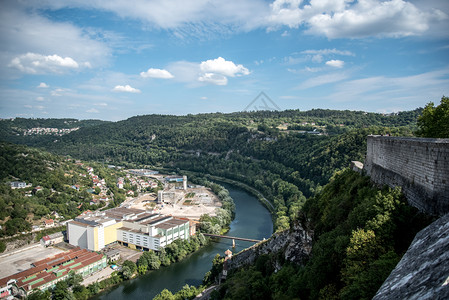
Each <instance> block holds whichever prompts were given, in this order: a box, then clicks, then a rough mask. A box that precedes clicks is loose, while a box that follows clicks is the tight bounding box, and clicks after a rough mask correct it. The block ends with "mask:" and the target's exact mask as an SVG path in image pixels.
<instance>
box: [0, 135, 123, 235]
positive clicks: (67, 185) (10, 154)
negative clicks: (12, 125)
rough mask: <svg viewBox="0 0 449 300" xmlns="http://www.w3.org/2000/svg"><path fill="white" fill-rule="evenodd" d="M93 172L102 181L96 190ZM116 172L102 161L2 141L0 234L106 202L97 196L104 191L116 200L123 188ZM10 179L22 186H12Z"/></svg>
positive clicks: (0, 153)
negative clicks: (71, 156) (90, 160)
mask: <svg viewBox="0 0 449 300" xmlns="http://www.w3.org/2000/svg"><path fill="white" fill-rule="evenodd" d="M90 168H92V169H93V170H92V171H91V172H89V170H90ZM94 176H97V178H99V179H98V181H99V182H100V181H101V179H104V182H105V185H104V187H103V186H102V187H101V188H98V191H96V190H94V189H93V186H94ZM118 176H124V174H121V173H120V172H119V171H117V170H113V169H108V168H105V167H103V166H102V165H101V164H95V163H90V164H87V163H85V162H81V161H76V160H73V159H71V158H68V157H62V156H58V155H55V154H50V153H48V152H46V151H42V150H38V149H33V148H29V147H26V146H21V145H14V144H9V143H4V142H0V225H2V230H0V236H12V235H15V234H16V233H20V232H22V231H30V230H31V229H32V226H33V225H35V226H39V225H41V224H42V221H43V220H45V219H56V220H57V221H63V220H68V219H71V218H74V217H75V216H77V215H79V214H80V213H81V212H83V211H85V210H87V209H91V210H95V209H98V208H100V207H102V206H104V205H105V203H104V202H101V201H96V199H99V198H100V197H101V194H102V193H104V194H108V193H109V198H113V199H112V200H110V201H109V205H112V206H114V205H116V204H117V203H119V202H120V201H123V200H124V199H125V196H124V193H125V191H124V190H118V189H117V188H116V178H117V177H118ZM13 181H19V182H24V183H25V184H26V187H23V188H11V186H10V183H11V182H13ZM108 191H109V192H108Z"/></svg>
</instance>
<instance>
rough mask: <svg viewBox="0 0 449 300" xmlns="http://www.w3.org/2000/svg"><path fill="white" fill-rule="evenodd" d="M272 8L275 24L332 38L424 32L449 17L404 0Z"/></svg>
mask: <svg viewBox="0 0 449 300" xmlns="http://www.w3.org/2000/svg"><path fill="white" fill-rule="evenodd" d="M270 7H271V15H270V16H269V18H268V19H269V21H270V22H271V23H272V24H273V26H275V27H276V26H279V25H286V26H288V27H290V28H298V27H300V26H305V27H306V28H307V32H308V33H311V34H317V35H324V36H326V37H328V38H345V37H349V38H361V37H367V36H388V37H401V36H410V35H421V34H423V33H424V32H426V31H427V30H428V29H429V26H430V23H431V22H433V21H434V20H443V19H445V18H447V15H445V14H444V13H443V12H442V11H440V10H436V9H434V10H432V11H423V10H420V9H418V8H417V7H416V6H415V5H414V4H413V3H410V2H406V1H404V0H390V1H381V0H360V1H347V0H311V1H310V3H308V4H304V2H303V1H302V0H275V1H274V2H273V3H272V4H271V5H270Z"/></svg>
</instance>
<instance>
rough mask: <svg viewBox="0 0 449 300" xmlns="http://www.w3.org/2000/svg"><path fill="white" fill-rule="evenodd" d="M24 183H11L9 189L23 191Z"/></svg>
mask: <svg viewBox="0 0 449 300" xmlns="http://www.w3.org/2000/svg"><path fill="white" fill-rule="evenodd" d="M26 185H27V184H26V183H25V182H23V181H12V182H11V188H13V189H23V188H25V187H26Z"/></svg>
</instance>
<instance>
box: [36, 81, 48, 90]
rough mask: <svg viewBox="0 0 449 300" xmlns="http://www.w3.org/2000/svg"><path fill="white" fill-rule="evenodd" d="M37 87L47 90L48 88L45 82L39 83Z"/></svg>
mask: <svg viewBox="0 0 449 300" xmlns="http://www.w3.org/2000/svg"><path fill="white" fill-rule="evenodd" d="M37 87H38V88H43V89H46V88H49V87H50V86H49V85H48V84H46V83H45V82H41V83H39V85H38V86H37Z"/></svg>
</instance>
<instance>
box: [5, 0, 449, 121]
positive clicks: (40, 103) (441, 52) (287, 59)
mask: <svg viewBox="0 0 449 300" xmlns="http://www.w3.org/2000/svg"><path fill="white" fill-rule="evenodd" d="M448 28H449V1H447V0H408V1H405V0H386V1H380V0H359V1H357V0H270V1H264V0H215V1H208V0H134V1H126V0H106V1H101V0H89V1H85V0H39V1H35V0H15V1H14V0H2V1H1V2H0V118H14V117H24V118H76V119H101V120H110V121H118V120H124V119H127V118H129V117H132V116H136V115H147V114H171V115H185V114H197V113H208V112H224V113H228V112H236V111H243V110H259V109H281V110H285V109H299V110H310V109H314V108H324V109H339V110H362V111H367V112H380V113H391V112H397V111H405V110H413V109H415V108H418V107H424V106H425V105H426V104H427V103H429V102H430V101H432V102H434V103H435V104H439V102H440V99H441V97H442V96H443V95H446V96H449V29H448ZM261 93H262V94H261Z"/></svg>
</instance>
